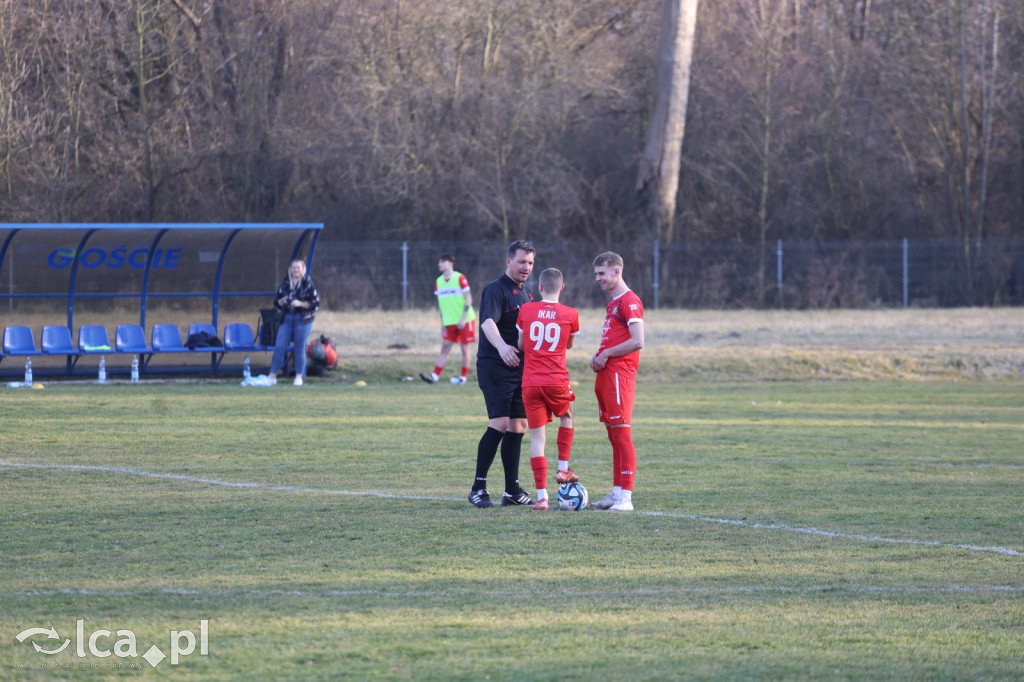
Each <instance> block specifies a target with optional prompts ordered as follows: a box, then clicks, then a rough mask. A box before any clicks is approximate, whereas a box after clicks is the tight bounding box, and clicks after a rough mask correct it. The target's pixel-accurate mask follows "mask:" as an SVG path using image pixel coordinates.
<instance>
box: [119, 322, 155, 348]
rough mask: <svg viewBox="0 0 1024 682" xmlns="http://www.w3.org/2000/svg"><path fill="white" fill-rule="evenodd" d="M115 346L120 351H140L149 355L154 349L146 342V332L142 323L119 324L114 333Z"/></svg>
mask: <svg viewBox="0 0 1024 682" xmlns="http://www.w3.org/2000/svg"><path fill="white" fill-rule="evenodd" d="M114 347H115V348H117V352H118V353H139V354H142V355H147V354H149V353H152V352H153V349H152V348H150V347H149V345H148V344H147V343H146V332H145V330H144V329H143V328H142V325H140V324H122V325H118V327H117V331H116V332H115V333H114Z"/></svg>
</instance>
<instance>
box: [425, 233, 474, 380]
mask: <svg viewBox="0 0 1024 682" xmlns="http://www.w3.org/2000/svg"><path fill="white" fill-rule="evenodd" d="M437 269H438V270H440V271H441V274H440V275H439V276H438V278H437V281H436V282H434V295H435V296H437V305H438V307H440V309H441V352H440V354H439V355H438V356H437V361H436V362H435V363H434V371H433V372H431V373H430V374H427V373H426V372H421V373H420V379H423V380H424V381H425V382H427V383H428V384H436V383H437V381H438V379H440V378H441V372H442V371H444V366H445V363H447V362H448V352H449V351H450V350H451V349H452V346H454V345H455V344H456V343H457V344H459V348H460V350H461V351H462V373H461V374H460V375H459V376H457V377H452V383H453V384H464V383H466V377H467V376H469V344H471V343H473V342H474V341H476V311H475V310H473V294H472V293H471V292H470V290H469V280H468V279H466V276H465V275H463V274H462V273H461V272H458V271H456V270H455V259H454V258H453V257H452V255H451V254H450V253H444V254H441V257H440V258H439V259H438V261H437Z"/></svg>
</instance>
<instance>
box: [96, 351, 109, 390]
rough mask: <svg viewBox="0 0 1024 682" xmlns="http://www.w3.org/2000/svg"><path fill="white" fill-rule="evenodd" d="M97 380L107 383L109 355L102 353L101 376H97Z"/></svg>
mask: <svg viewBox="0 0 1024 682" xmlns="http://www.w3.org/2000/svg"><path fill="white" fill-rule="evenodd" d="M97 380H98V381H99V382H100V383H101V384H105V383H107V356H106V355H101V356H100V373H99V376H98V377H97Z"/></svg>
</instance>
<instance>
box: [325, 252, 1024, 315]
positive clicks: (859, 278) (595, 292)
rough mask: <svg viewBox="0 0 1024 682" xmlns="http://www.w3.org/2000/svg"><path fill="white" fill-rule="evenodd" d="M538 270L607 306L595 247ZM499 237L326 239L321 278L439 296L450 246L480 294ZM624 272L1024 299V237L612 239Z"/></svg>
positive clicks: (642, 284)
mask: <svg viewBox="0 0 1024 682" xmlns="http://www.w3.org/2000/svg"><path fill="white" fill-rule="evenodd" d="M536 246H537V256H536V266H535V270H534V277H532V278H531V281H530V282H528V283H527V286H528V287H529V288H530V289H531V290H533V291H534V292H536V276H537V275H538V274H539V273H540V271H541V270H542V269H544V268H547V267H556V268H558V269H559V270H561V271H562V273H563V274H564V275H565V278H566V291H565V293H564V294H563V297H562V300H563V301H564V302H566V303H568V304H570V305H574V306H576V307H597V306H603V305H604V302H605V300H604V296H603V294H602V293H601V291H600V290H599V289H598V288H597V286H596V285H595V284H594V281H593V267H592V263H593V260H594V257H595V256H596V255H597V254H599V253H601V252H603V251H605V250H607V249H608V248H609V247H606V246H604V245H598V244H579V243H573V244H568V243H559V244H543V243H540V242H537V243H536ZM505 248H506V245H504V244H500V243H496V242H432V241H423V242H374V241H366V242H352V241H347V242H330V241H323V240H322V241H320V243H319V244H318V246H317V254H316V262H315V264H314V266H315V267H314V271H313V274H314V277H315V279H316V282H317V286H318V288H319V289H320V292H321V295H322V296H323V297H324V298H325V299H326V301H327V304H328V306H329V307H330V308H331V309H333V310H360V309H368V308H381V309H384V310H398V309H404V308H426V307H432V306H434V305H435V300H434V295H433V282H434V280H435V278H436V277H437V275H438V271H437V261H438V257H439V256H440V255H441V254H442V253H451V254H452V255H453V256H454V257H455V260H456V264H455V268H456V269H457V270H459V271H460V272H462V273H463V274H465V275H466V276H467V277H468V278H469V281H470V284H471V286H472V287H473V289H474V291H476V292H477V295H479V292H480V291H482V290H483V287H484V286H485V285H486V283H487V282H490V281H491V280H493V279H494V278H496V277H497V276H498V275H500V274H501V273H502V272H503V271H504V268H505ZM610 248H611V249H612V250H614V251H617V252H619V253H620V254H621V255H622V256H623V259H624V260H625V272H624V277H625V280H626V282H627V283H628V284H629V286H630V287H631V288H632V289H633V290H634V291H636V292H637V293H638V294H639V295H640V296H641V298H642V299H643V300H644V301H645V303H646V304H647V306H648V307H651V308H658V307H668V308H719V309H722V308H785V309H828V308H868V307H892V308H896V307H908V306H916V307H957V306H1003V305H1024V238H1013V239H989V240H982V241H970V242H964V241H961V240H915V239H905V240H901V241H888V242H832V243H806V242H801V243H796V242H793V243H789V242H783V241H777V242H775V243H772V244H770V245H768V246H766V247H765V248H764V249H762V248H759V247H756V246H742V245H721V244H719V245H699V244H673V245H659V244H657V243H654V244H647V245H644V244H641V243H633V244H627V245H612V246H611V247H610Z"/></svg>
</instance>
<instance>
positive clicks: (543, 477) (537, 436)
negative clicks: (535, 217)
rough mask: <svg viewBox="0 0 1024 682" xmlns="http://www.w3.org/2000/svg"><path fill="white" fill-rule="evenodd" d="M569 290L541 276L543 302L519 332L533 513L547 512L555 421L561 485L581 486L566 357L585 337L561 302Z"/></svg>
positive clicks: (523, 315) (529, 310)
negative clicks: (549, 442)
mask: <svg viewBox="0 0 1024 682" xmlns="http://www.w3.org/2000/svg"><path fill="white" fill-rule="evenodd" d="M563 289H565V282H564V281H563V278H562V273H561V271H559V270H556V269H555V268H548V269H547V270H545V271H544V272H542V273H540V295H541V300H540V301H537V302H535V303H527V304H525V305H523V306H522V307H521V308H520V309H519V319H518V320H516V328H517V329H518V330H519V349H520V350H521V351H523V364H524V367H523V405H524V406H525V407H526V421H527V425H528V426H529V427H530V467H531V468H532V469H533V481H534V483H535V484H536V485H537V503H536V504H534V505H533V508H534V509H541V510H543V509H547V508H548V490H547V480H548V462H547V459H546V458H545V457H544V441H545V438H546V433H545V431H546V427H547V424H548V422H550V421H552V417H553V416H554V417H558V418H559V419H560V422H559V427H558V440H557V441H556V443H557V445H558V473H557V474H555V481H556V482H557V483H572V482H574V481H578V480H580V477H579V476H577V475H576V474H575V473H574V472H573V470H572V469H570V468H569V455H570V453H571V452H572V435H573V422H572V403H573V401H574V400H576V395H575V394H574V393H573V392H572V387H571V386H570V384H569V370H568V369H567V368H566V365H565V351H566V350H568V349H569V348H572V344H573V341H574V340H575V337H576V335H577V334H579V333H580V316H579V313H578V312H577V311H576V309H575V308H570V307H569V306H567V305H563V304H561V303H559V302H558V298H559V296H560V295H561V293H562V290H563Z"/></svg>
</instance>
